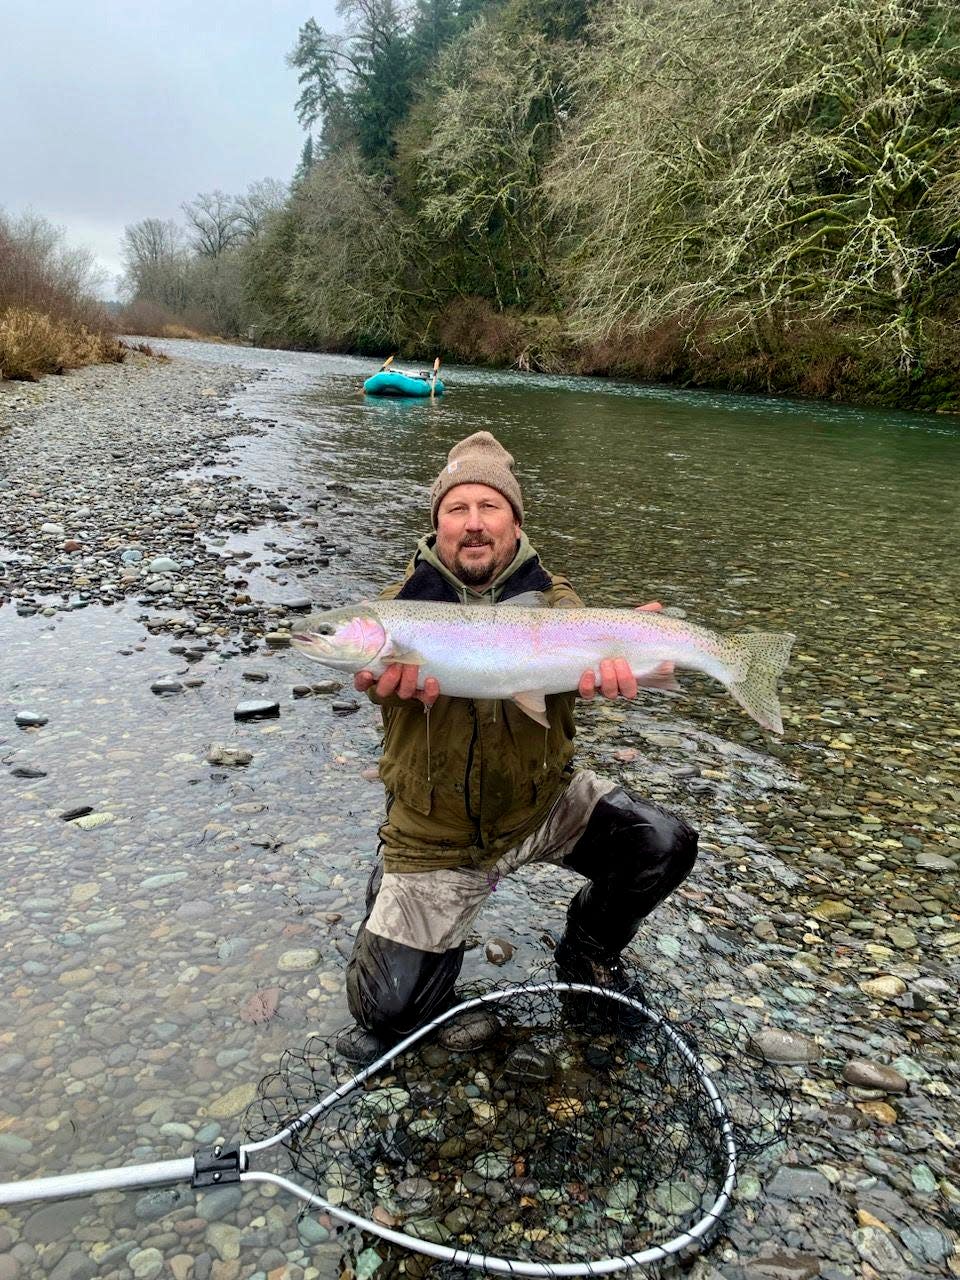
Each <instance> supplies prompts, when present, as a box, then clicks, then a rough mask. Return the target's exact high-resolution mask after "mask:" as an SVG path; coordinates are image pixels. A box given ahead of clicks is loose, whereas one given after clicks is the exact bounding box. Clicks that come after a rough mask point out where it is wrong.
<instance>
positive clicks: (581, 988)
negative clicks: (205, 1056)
mask: <svg viewBox="0 0 960 1280" xmlns="http://www.w3.org/2000/svg"><path fill="white" fill-rule="evenodd" d="M547 991H557V992H574V993H577V994H584V995H599V996H603V997H605V998H606V999H608V1000H615V1001H619V1003H620V1004H622V1005H625V1006H626V1007H627V1008H629V1009H633V1010H635V1011H637V1012H639V1013H640V1014H641V1015H642V1016H643V1017H644V1018H646V1019H647V1020H648V1021H650V1022H651V1023H652V1024H654V1025H655V1026H656V1028H657V1031H658V1032H660V1033H662V1034H663V1035H664V1036H665V1037H666V1038H667V1039H668V1040H669V1041H670V1043H671V1044H672V1045H673V1047H674V1048H675V1049H676V1050H677V1052H678V1053H679V1054H680V1055H681V1057H682V1058H683V1059H684V1060H685V1061H686V1062H687V1064H688V1065H689V1066H690V1067H692V1068H693V1070H694V1072H695V1073H696V1075H697V1076H698V1078H699V1080H700V1082H701V1084H702V1085H703V1088H704V1092H705V1093H706V1095H707V1097H708V1099H709V1101H710V1106H711V1109H712V1111H713V1113H714V1115H715V1117H716V1120H717V1124H718V1128H719V1131H720V1135H721V1137H722V1142H723V1148H724V1151H725V1154H726V1172H725V1174H724V1179H723V1184H722V1186H721V1188H720V1191H719V1192H718V1194H717V1197H716V1199H715V1200H714V1202H713V1204H712V1205H711V1206H710V1207H709V1209H707V1211H706V1212H705V1213H704V1215H703V1216H702V1217H701V1218H700V1220H699V1221H698V1222H696V1223H695V1224H694V1225H693V1226H692V1227H689V1228H687V1230H686V1231H683V1232H681V1233H680V1234H679V1235H677V1236H674V1237H673V1238H672V1239H671V1240H667V1241H665V1242H664V1243H663V1244H658V1245H651V1246H650V1247H649V1248H647V1249H643V1250H641V1251H640V1252H639V1253H631V1254H625V1255H623V1256H616V1257H608V1258H600V1259H597V1260H596V1261H595V1262H556V1263H547V1262H526V1261H523V1260H521V1259H511V1258H503V1257H497V1256H492V1255H487V1254H480V1253H471V1252H469V1251H468V1250H465V1249H452V1248H450V1246H449V1245H443V1244H436V1243H434V1242H433V1241H432V1240H423V1239H421V1238H420V1237H419V1236H412V1235H407V1234H406V1232H403V1231H395V1230H393V1229H392V1228H390V1227H385V1226H383V1225H382V1224H381V1223H379V1222H375V1221H374V1220H373V1219H371V1218H364V1217H361V1216H360V1215H358V1214H355V1213H351V1212H350V1210H349V1209H345V1208H343V1206H341V1205H334V1204H331V1203H330V1202H329V1201H327V1200H324V1199H323V1197H322V1196H319V1195H316V1194H315V1193H314V1192H312V1191H308V1190H307V1188H306V1187H303V1186H301V1185H300V1184H299V1183H296V1182H293V1181H292V1180H291V1179H289V1178H285V1177H283V1176H282V1175H280V1174H275V1173H269V1172H267V1171H261V1170H251V1169H248V1170H247V1171H246V1172H243V1173H241V1174H240V1181H241V1182H268V1183H272V1184H273V1185H274V1186H277V1187H281V1188H282V1189H283V1190H285V1191H287V1192H289V1193H290V1194H291V1195H294V1196H296V1197H297V1198H298V1199H300V1200H302V1201H303V1202H304V1203H305V1204H308V1205H310V1206H311V1207H312V1208H316V1209H322V1210H323V1211H324V1212H325V1213H328V1214H330V1215H331V1216H332V1217H335V1218H338V1219H340V1220H341V1221H342V1222H346V1223H349V1224H350V1225H351V1226H354V1227H358V1228H359V1229H360V1230H362V1231H367V1232H370V1233H371V1234H373V1235H377V1236H379V1237H380V1238H381V1239H383V1240H387V1241H389V1242H390V1243H391V1244H396V1245H400V1246H401V1247H402V1248H404V1249H408V1250H411V1251H412V1252H415V1253H422V1254H427V1255H428V1256H429V1257H432V1258H439V1259H441V1260H443V1261H445V1262H451V1263H454V1264H456V1265H458V1266H464V1267H474V1268H478V1269H480V1270H486V1271H492V1272H497V1273H500V1274H504V1275H524V1276H546V1277H551V1276H601V1275H611V1274H613V1273H614V1272H617V1271H626V1270H628V1269H629V1268H631V1267H645V1266H649V1265H650V1264H651V1263H654V1262H662V1261H663V1260H664V1259H665V1258H668V1257H671V1256H673V1255H674V1254H678V1253H680V1252H682V1251H683V1250H684V1249H687V1248H689V1246H690V1245H692V1244H695V1243H696V1242H697V1241H699V1240H702V1239H703V1238H704V1237H705V1236H706V1235H708V1234H709V1232H710V1231H711V1230H712V1229H713V1228H714V1226H715V1225H716V1224H717V1223H718V1222H719V1221H720V1219H721V1218H722V1217H723V1215H724V1213H725V1212H726V1211H727V1208H728V1207H729V1205H730V1202H731V1199H732V1197H733V1189H734V1185H735V1183H736V1178H737V1146H736V1142H735V1140H734V1135H733V1125H732V1123H731V1121H730V1117H729V1115H728V1114H727V1109H726V1107H725V1106H724V1104H723V1099H722V1098H721V1096H720V1092H719V1090H718V1089H717V1086H716V1085H715V1084H714V1082H713V1080H712V1079H711V1078H710V1075H709V1073H708V1072H707V1069H706V1066H705V1065H704V1063H703V1061H702V1060H701V1058H700V1057H699V1055H698V1054H697V1053H696V1052H695V1051H694V1049H693V1048H692V1047H691V1046H690V1045H689V1044H688V1043H687V1042H686V1040H684V1038H683V1037H682V1036H681V1035H680V1034H679V1033H678V1032H677V1031H676V1030H675V1029H674V1028H673V1027H672V1026H671V1025H670V1023H669V1022H668V1021H667V1019H665V1018H664V1017H662V1016H661V1015H660V1014H658V1013H657V1012H656V1011H655V1010H653V1009H650V1008H649V1007H648V1006H647V1005H645V1004H643V1003H642V1002H641V1001H640V1000H636V999H634V998H633V997H632V996H627V995H623V994H622V993H621V992H619V991H611V990H609V989H607V988H605V987H595V986H589V985H587V984H585V983H576V982H543V983H537V984H535V985H527V986H513V987H506V988H504V989H502V990H499V991H488V992H486V993H484V994H483V995H480V996H475V997H473V998H472V999H469V1000H464V1001H462V1002H461V1003H460V1004H458V1005H455V1006H454V1007H453V1008H451V1009H447V1010H446V1011H445V1012H444V1013H442V1014H440V1015H439V1016H438V1017H436V1018H434V1019H433V1021H432V1022H429V1023H427V1024H426V1026H423V1027H420V1028H419V1029H418V1030H417V1031H415V1032H413V1033H412V1034H411V1035H409V1036H407V1037H406V1039H404V1040H401V1041H400V1042H399V1044H396V1045H394V1046H393V1047H392V1048H391V1049H389V1050H388V1051H387V1052H386V1053H384V1054H383V1055H381V1057H379V1058H377V1059H376V1060H375V1061H374V1062H372V1063H370V1065H369V1066H367V1067H364V1068H363V1070H362V1071H359V1072H357V1074H356V1075H354V1076H352V1077H351V1078H350V1079H349V1080H347V1081H346V1082H345V1083H344V1084H342V1085H340V1086H339V1088H337V1089H335V1090H333V1092H331V1093H329V1094H327V1096H326V1097H325V1098H322V1099H321V1100H320V1101H319V1102H317V1103H316V1104H315V1105H314V1106H312V1107H310V1108H309V1109H308V1110H307V1111H304V1112H303V1113H302V1114H301V1115H299V1116H298V1117H297V1118H296V1119H295V1120H292V1121H291V1122H290V1123H289V1124H288V1125H287V1126H286V1127H285V1128H284V1129H281V1130H280V1131H279V1132H278V1133H276V1134H274V1135H272V1136H271V1137H270V1138H265V1139H264V1140H263V1141H261V1142H257V1143H253V1144H244V1147H243V1150H244V1151H245V1152H246V1154H247V1155H250V1154H252V1153H254V1152H256V1151H264V1150H266V1149H267V1148H269V1147H273V1146H276V1145H277V1143H281V1142H283V1141H284V1140H285V1139H287V1138H291V1137H293V1136H294V1135H295V1134H296V1133H298V1132H299V1131H300V1130H301V1129H305V1128H307V1127H309V1126H310V1125H311V1124H312V1123H313V1121H314V1120H315V1119H317V1117H318V1116H320V1115H322V1114H323V1113H324V1112H325V1111H327V1110H329V1109H330V1108H331V1107H332V1106H334V1105H335V1104H336V1103H337V1102H339V1101H340V1100H341V1099H343V1098H345V1097H346V1096H347V1095H348V1094H350V1093H352V1092H353V1090H354V1089H357V1088H359V1086H360V1085H362V1084H363V1083H364V1081H365V1080H367V1079H368V1078H369V1077H370V1076H372V1075H375V1074H376V1073H377V1072H378V1071H380V1070H382V1069H383V1067H385V1066H387V1065H388V1064H389V1063H391V1062H392V1061H393V1060H394V1059H395V1058H397V1057H399V1055H400V1054H402V1053H404V1052H406V1050H407V1049H409V1048H411V1047H412V1046H413V1045H415V1044H417V1043H418V1041H420V1040H422V1039H423V1038H424V1037H425V1036H428V1035H430V1034H431V1033H432V1032H434V1031H435V1030H436V1029H437V1028H438V1027H440V1026H442V1025H443V1024H444V1023H445V1022H448V1021H449V1020H450V1019H451V1018H455V1017H458V1016H459V1015H460V1014H462V1013H464V1012H465V1011H466V1010H468V1009H476V1008H479V1007H481V1006H483V1005H489V1004H494V1003H496V1002H498V1001H500V1000H509V999H510V998H511V997H513V996H518V995H519V996H526V995H530V994H536V993H538V992H547Z"/></svg>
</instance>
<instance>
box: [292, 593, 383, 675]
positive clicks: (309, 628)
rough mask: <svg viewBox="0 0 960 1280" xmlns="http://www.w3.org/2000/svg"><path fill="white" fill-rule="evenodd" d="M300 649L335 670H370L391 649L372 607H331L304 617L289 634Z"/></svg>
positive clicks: (376, 668)
mask: <svg viewBox="0 0 960 1280" xmlns="http://www.w3.org/2000/svg"><path fill="white" fill-rule="evenodd" d="M290 642H291V644H292V645H293V647H294V648H295V649H297V650H298V651H299V652H300V653H302V654H305V655H306V656H307V657H308V658H313V660H314V661H315V662H322V663H323V664H324V666H327V667H333V668H335V669H336V670H337V671H373V672H374V674H375V675H376V674H379V673H380V671H382V669H383V667H384V666H385V665H386V664H385V663H384V662H380V663H379V670H378V661H379V660H380V659H381V658H385V657H386V656H387V654H388V653H389V650H390V637H389V636H388V634H387V631H386V629H385V627H384V626H383V624H382V623H381V622H380V620H379V618H378V617H377V615H376V611H375V610H373V609H365V608H363V607H359V608H355V609H331V610H330V612H329V613H320V614H315V615H313V616H312V617H310V618H307V619H305V620H304V621H303V622H302V623H301V624H300V625H299V626H298V627H297V628H296V630H295V631H294V633H293V635H292V636H291V637H290Z"/></svg>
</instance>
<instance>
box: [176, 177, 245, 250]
mask: <svg viewBox="0 0 960 1280" xmlns="http://www.w3.org/2000/svg"><path fill="white" fill-rule="evenodd" d="M180 207H181V208H182V209H183V212H184V214H185V215H186V219H187V225H188V233H189V234H190V236H191V240H192V243H193V247H194V249H195V250H196V252H197V253H199V254H202V255H203V256H204V257H208V258H216V257H219V255H220V254H221V253H223V252H224V250H226V249H229V248H231V247H232V246H233V245H235V244H237V243H238V242H239V241H240V239H241V238H242V234H243V233H242V231H241V225H240V214H239V212H238V209H237V202H236V199H235V198H234V197H233V196H228V195H226V193H225V192H223V191H203V192H201V193H200V194H199V195H198V196H197V198H196V199H195V200H188V201H186V202H185V203H184V204H182V205H181V206H180Z"/></svg>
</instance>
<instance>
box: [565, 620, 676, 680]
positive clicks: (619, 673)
mask: <svg viewBox="0 0 960 1280" xmlns="http://www.w3.org/2000/svg"><path fill="white" fill-rule="evenodd" d="M637 608H638V609H640V610H641V611H642V612H644V613H659V612H660V611H661V609H662V608H663V605H662V604H661V603H660V601H659V600H651V601H650V602H649V604H641V605H638V606H637ZM668 666H669V669H670V671H672V670H673V664H672V663H670V664H667V663H664V664H663V666H662V667H661V668H660V674H661V675H667V674H669V672H668V671H667V667H668ZM578 692H579V694H580V697H581V698H593V697H596V695H597V693H598V692H600V693H602V694H603V696H604V697H605V698H635V697H636V696H637V680H636V677H635V676H634V674H633V672H632V671H631V670H630V663H629V662H627V660H626V658H604V659H602V661H601V663H600V688H599V690H598V689H597V680H596V676H595V675H594V673H593V672H592V671H585V672H584V673H583V675H582V676H581V677H580V684H579V687H578Z"/></svg>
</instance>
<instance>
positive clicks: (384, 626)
mask: <svg viewBox="0 0 960 1280" xmlns="http://www.w3.org/2000/svg"><path fill="white" fill-rule="evenodd" d="M541 599H542V597H541V596H540V595H539V594H537V593H536V592H528V593H527V594H525V595H522V596H514V597H513V599H511V600H509V601H506V602H504V603H502V604H496V605H459V604H433V603H423V602H420V601H417V600H365V601H362V602H361V603H360V604H356V605H352V606H348V607H347V608H344V609H332V610H330V611H329V612H328V613H321V614H314V615H313V616H312V617H310V618H307V619H305V620H304V621H303V622H302V623H301V624H300V625H299V627H298V628H297V631H296V633H295V634H294V635H293V637H292V643H293V645H294V647H295V648H296V649H297V650H299V652H300V653H303V654H306V656H307V657H308V658H314V659H315V660H316V661H317V662H322V663H323V664H324V665H325V666H328V667H334V668H336V669H337V670H338V671H351V672H356V671H371V672H373V674H374V675H375V676H380V675H382V674H383V672H384V671H385V670H386V669H387V667H388V666H389V665H390V663H392V662H405V663H415V664H416V665H417V666H419V668H420V680H421V683H422V682H423V681H424V680H425V679H426V678H427V677H428V676H435V677H436V679H437V680H438V681H439V684H440V692H441V693H442V694H447V695H450V696H452V697H455V698H501V699H503V700H505V701H513V702H515V703H516V704H517V706H518V707H520V708H521V709H522V710H523V711H525V712H526V714H527V715H528V716H530V717H531V718H532V719H534V720H536V721H537V722H538V723H539V724H542V725H544V726H547V725H548V721H547V718H546V706H545V703H544V697H545V695H546V694H548V693H563V692H565V691H568V690H573V689H576V688H577V686H578V684H579V682H580V677H581V676H582V675H583V673H584V672H585V671H590V670H592V671H593V672H594V675H595V676H596V678H597V682H598V684H599V679H600V660H601V659H602V658H626V660H627V661H628V662H629V664H630V669H631V671H632V672H633V674H634V675H635V676H636V678H637V680H638V682H640V683H641V684H643V685H645V686H647V687H652V688H660V689H674V690H676V689H679V687H680V686H679V685H678V684H677V683H676V682H675V681H674V680H673V678H672V676H670V675H669V674H668V672H669V664H670V663H673V664H674V665H675V666H677V667H688V668H690V669H691V670H693V671H702V672H703V673H704V674H705V675H708V676H712V677H713V678H714V679H715V680H719V682H720V683H721V684H722V685H723V686H724V688H725V689H726V690H727V691H728V692H729V693H730V695H731V696H732V697H733V698H734V699H735V700H736V701H737V702H738V703H739V704H740V706H741V707H743V709H744V710H745V711H746V712H747V713H748V714H749V715H751V716H752V717H753V718H754V720H756V721H757V722H758V723H759V724H761V725H762V726H763V727H764V728H765V729H771V730H773V732H774V733H782V732H783V721H782V719H781V714H780V703H779V701H778V699H777V681H778V680H779V678H780V675H781V673H782V672H783V669H784V667H785V666H786V665H787V660H788V659H789V657H790V647H791V645H792V644H793V641H794V637H793V636H792V635H789V634H788V633H786V632H776V633H763V632H744V633H742V634H740V635H737V636H719V635H717V634H715V633H714V632H713V631H708V630H707V629H706V627H698V626H696V625H695V624H694V623H692V622H686V621H681V620H680V619H677V618H669V617H665V616H664V615H663V614H661V613H652V612H644V611H641V610H637V609H576V608H562V607H561V608H555V609H545V608H543V607H542V606H540V605H539V602H540V601H541ZM322 632H323V633H326V634H321V633H322Z"/></svg>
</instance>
